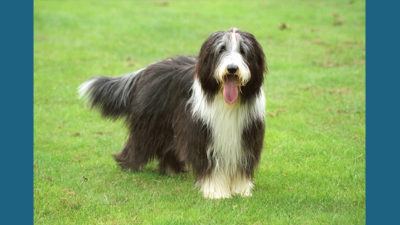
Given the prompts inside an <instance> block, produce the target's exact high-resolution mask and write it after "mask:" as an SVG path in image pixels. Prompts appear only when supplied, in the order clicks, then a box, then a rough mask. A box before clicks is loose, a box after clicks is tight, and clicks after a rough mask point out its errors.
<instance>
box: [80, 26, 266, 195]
mask: <svg viewBox="0 0 400 225" xmlns="http://www.w3.org/2000/svg"><path fill="white" fill-rule="evenodd" d="M266 70H267V68H266V62H265V56H264V53H263V50H262V47H261V45H260V44H259V43H258V42H257V40H256V39H255V37H254V36H253V35H252V34H250V33H248V32H244V31H240V30H238V29H236V28H232V29H229V30H228V31H218V32H215V33H213V34H211V36H210V37H209V38H208V39H207V40H206V41H205V42H204V43H203V45H202V47H201V50H200V53H199V55H198V56H197V57H190V56H177V57H174V58H169V59H166V60H162V61H158V62H155V63H153V64H151V65H149V66H147V67H145V68H143V69H141V70H138V71H136V72H134V73H131V74H128V75H123V76H118V77H104V76H100V77H94V78H92V79H90V80H88V81H86V82H85V83H83V84H82V85H81V86H80V89H79V91H80V96H81V97H82V96H86V99H87V101H88V102H89V103H90V105H91V107H92V108H93V107H94V108H98V109H99V110H100V111H101V113H102V115H103V116H105V117H110V118H114V119H116V118H124V119H125V120H126V124H127V125H128V128H129V137H128V140H127V142H126V144H125V146H124V147H123V149H122V150H121V152H119V153H117V154H114V155H113V156H114V158H115V160H116V161H117V162H118V163H119V165H120V166H121V167H122V168H123V169H132V170H135V171H137V170H140V169H141V167H142V166H143V165H145V164H146V163H147V162H149V161H150V160H152V159H154V158H157V159H158V161H159V168H160V170H161V171H162V172H164V173H167V174H173V173H179V172H182V171H185V168H187V166H190V167H191V168H192V169H193V172H194V175H195V179H196V185H198V186H199V187H200V189H201V191H202V192H203V195H204V197H206V198H229V197H231V196H232V195H237V194H238V195H241V196H251V189H252V188H253V181H252V180H253V176H254V169H255V167H256V165H257V163H258V162H259V159H260V153H261V150H262V145H263V140H264V119H265V97H264V92H263V80H264V76H263V74H264V73H265V72H266Z"/></svg>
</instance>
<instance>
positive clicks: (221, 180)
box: [199, 171, 231, 199]
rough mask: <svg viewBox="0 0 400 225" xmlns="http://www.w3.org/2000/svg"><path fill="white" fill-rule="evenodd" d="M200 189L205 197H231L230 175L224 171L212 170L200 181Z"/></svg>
mask: <svg viewBox="0 0 400 225" xmlns="http://www.w3.org/2000/svg"><path fill="white" fill-rule="evenodd" d="M199 185H200V190H201V191H202V192H203V196H204V197H205V198H210V199H220V198H230V197H231V189H230V176H229V175H228V174H225V173H224V172H222V171H212V172H211V174H209V175H206V176H205V177H203V178H201V179H200V181H199Z"/></svg>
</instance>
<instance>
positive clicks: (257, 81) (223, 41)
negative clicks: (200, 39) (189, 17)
mask: <svg viewBox="0 0 400 225" xmlns="http://www.w3.org/2000/svg"><path fill="white" fill-rule="evenodd" d="M264 72H266V62H265V56H264V52H263V50H262V47H261V45H260V44H259V43H258V42H257V40H256V39H255V37H254V36H253V35H252V34H250V33H248V32H244V31H240V30H238V29H236V28H231V29H229V30H228V31H218V32H215V33H213V34H211V36H210V37H209V38H208V39H207V40H206V41H205V42H204V43H203V45H202V47H201V50H200V54H199V57H198V62H197V65H196V76H197V77H198V79H199V81H200V83H201V86H202V88H203V90H204V91H205V92H206V93H207V94H208V96H214V95H215V94H217V93H218V92H220V91H221V92H222V94H223V96H224V99H225V102H226V103H229V104H234V103H235V102H236V101H237V99H239V96H240V99H241V100H244V101H245V100H247V99H249V98H251V97H252V96H254V95H256V94H257V93H259V89H260V87H261V85H262V83H263V80H264V76H263V74H264Z"/></svg>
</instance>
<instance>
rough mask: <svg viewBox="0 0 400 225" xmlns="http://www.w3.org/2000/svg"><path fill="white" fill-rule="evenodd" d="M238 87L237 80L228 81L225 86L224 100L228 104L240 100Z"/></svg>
mask: <svg viewBox="0 0 400 225" xmlns="http://www.w3.org/2000/svg"><path fill="white" fill-rule="evenodd" d="M238 92H239V91H238V87H237V80H236V79H233V78H231V79H227V80H226V81H225V84H224V93H223V94H224V99H225V102H226V103H228V104H233V103H235V101H236V100H237V98H238Z"/></svg>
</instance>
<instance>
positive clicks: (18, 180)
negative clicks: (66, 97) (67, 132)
mask: <svg viewBox="0 0 400 225" xmlns="http://www.w3.org/2000/svg"><path fill="white" fill-rule="evenodd" d="M0 21H1V22H0V23H1V31H2V32H1V33H2V34H1V35H0V37H1V45H2V47H1V60H0V65H1V80H0V84H1V85H0V86H1V87H0V94H1V95H0V96H1V103H0V105H1V110H0V113H1V116H0V120H1V128H2V129H1V130H2V133H3V134H2V135H1V145H0V146H1V147H0V149H1V153H2V155H1V161H2V162H1V163H0V167H1V171H2V177H1V185H0V186H1V196H2V198H1V203H2V206H3V207H2V210H1V223H2V224H32V222H33V1H24V2H20V1H4V2H2V4H1V9H0Z"/></svg>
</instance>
